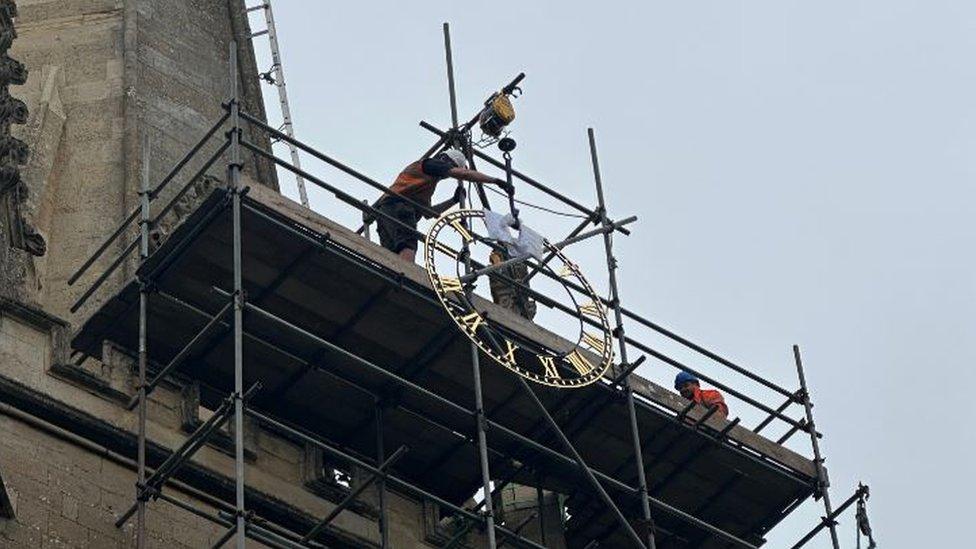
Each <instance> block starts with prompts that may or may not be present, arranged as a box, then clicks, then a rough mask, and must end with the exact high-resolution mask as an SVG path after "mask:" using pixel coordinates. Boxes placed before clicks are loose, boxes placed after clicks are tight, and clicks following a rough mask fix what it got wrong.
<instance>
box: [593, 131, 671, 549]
mask: <svg viewBox="0 0 976 549" xmlns="http://www.w3.org/2000/svg"><path fill="white" fill-rule="evenodd" d="M586 133H587V137H588V138H589V142H590V160H591V162H592V164H593V180H594V182H595V184H596V196H597V200H598V201H599V208H600V209H599V214H600V223H601V224H602V225H603V227H604V228H606V227H608V226H609V225H610V220H609V219H608V218H607V203H606V199H605V198H604V195H603V178H602V177H601V175H600V162H599V159H598V158H597V153H596V137H595V135H594V133H593V128H587V130H586ZM603 248H604V251H605V252H606V255H607V271H608V272H609V274H610V303H611V304H612V305H613V316H614V320H615V322H616V326H615V329H614V336H615V337H616V338H617V343H618V347H619V349H620V363H621V364H622V365H623V366H624V367H625V368H626V367H627V365H628V362H627V344H626V343H625V342H624V321H623V314H622V311H621V309H620V292H619V289H618V286H617V258H616V257H614V255H613V237H612V236H611V233H610V232H605V233H603ZM623 388H624V393H625V394H626V397H627V413H628V414H629V416H630V434H631V439H632V440H633V444H634V461H635V465H636V466H637V485H638V486H637V490H638V492H639V494H640V502H641V514H642V515H643V517H644V532H641V533H642V534H644V536H643V537H644V539H645V542H646V544H647V547H648V549H655V548H656V547H657V545H656V543H655V541H654V521H653V519H652V518H651V504H650V501H649V499H648V494H647V477H646V473H645V472H644V455H643V454H644V452H643V449H642V447H641V438H640V430H639V429H638V427H637V410H636V407H635V406H634V391H633V390H632V389H631V387H630V382H629V381H628V380H627V379H626V378H625V379H624V380H623Z"/></svg>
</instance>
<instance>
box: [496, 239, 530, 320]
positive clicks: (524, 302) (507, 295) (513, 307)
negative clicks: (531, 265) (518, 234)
mask: <svg viewBox="0 0 976 549" xmlns="http://www.w3.org/2000/svg"><path fill="white" fill-rule="evenodd" d="M509 257H510V256H509V254H507V253H505V252H502V251H499V250H497V249H495V250H492V252H491V254H490V255H489V256H488V262H489V263H491V264H492V265H495V264H498V263H501V262H502V261H505V260H507V259H509ZM501 274H502V275H504V277H506V278H503V277H501V276H489V277H488V286H489V288H490V289H491V300H492V301H494V302H495V303H497V304H499V305H501V306H502V307H505V308H506V309H508V310H510V311H512V312H514V313H515V314H517V315H519V316H522V317H525V318H527V319H529V320H532V319H533V318H534V317H535V300H533V299H531V298H530V297H529V296H527V295H525V294H526V291H525V288H522V287H520V286H517V285H515V284H512V283H511V282H509V281H508V280H507V279H511V280H514V281H517V282H523V281H524V280H525V279H526V278H528V276H529V269H528V265H527V264H526V263H525V262H524V261H522V262H520V263H516V264H514V265H511V266H509V267H504V268H502V269H501ZM525 284H526V285H527V284H528V283H525Z"/></svg>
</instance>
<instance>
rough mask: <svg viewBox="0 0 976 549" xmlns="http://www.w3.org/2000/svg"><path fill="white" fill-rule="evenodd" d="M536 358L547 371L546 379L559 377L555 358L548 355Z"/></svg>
mask: <svg viewBox="0 0 976 549" xmlns="http://www.w3.org/2000/svg"><path fill="white" fill-rule="evenodd" d="M536 356H537V357H539V362H541V363H542V367H543V368H545V369H546V377H556V378H558V377H559V372H558V371H557V370H556V359H555V358H553V357H551V356H546V355H536Z"/></svg>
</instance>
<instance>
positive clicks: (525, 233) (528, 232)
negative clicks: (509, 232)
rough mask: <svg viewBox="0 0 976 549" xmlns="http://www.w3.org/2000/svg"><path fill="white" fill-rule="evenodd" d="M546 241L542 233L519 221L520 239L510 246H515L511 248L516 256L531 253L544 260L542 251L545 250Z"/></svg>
mask: <svg viewBox="0 0 976 549" xmlns="http://www.w3.org/2000/svg"><path fill="white" fill-rule="evenodd" d="M544 241H545V239H543V238H542V235H540V234H539V233H537V232H535V231H533V230H532V229H530V228H528V227H526V226H525V223H519V237H518V240H516V241H515V243H514V244H510V245H509V247H510V248H514V249H513V250H510V251H512V252H513V253H512V255H514V256H523V255H531V256H532V257H534V258H536V259H538V260H539V261H542V255H543V254H542V252H543V250H545V246H544V245H543V242H544Z"/></svg>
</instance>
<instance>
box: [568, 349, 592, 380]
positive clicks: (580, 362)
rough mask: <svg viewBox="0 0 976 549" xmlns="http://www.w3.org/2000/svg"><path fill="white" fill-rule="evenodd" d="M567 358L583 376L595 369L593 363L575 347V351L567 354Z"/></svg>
mask: <svg viewBox="0 0 976 549" xmlns="http://www.w3.org/2000/svg"><path fill="white" fill-rule="evenodd" d="M566 360H568V361H569V363H570V364H572V365H573V368H576V371H577V372H579V375H581V376H585V375H586V374H589V373H590V372H592V371H593V365H592V364H590V361H588V360H586V358H584V357H583V355H581V354H580V352H579V350H576V349H573V352H571V353H569V354H568V355H566Z"/></svg>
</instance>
